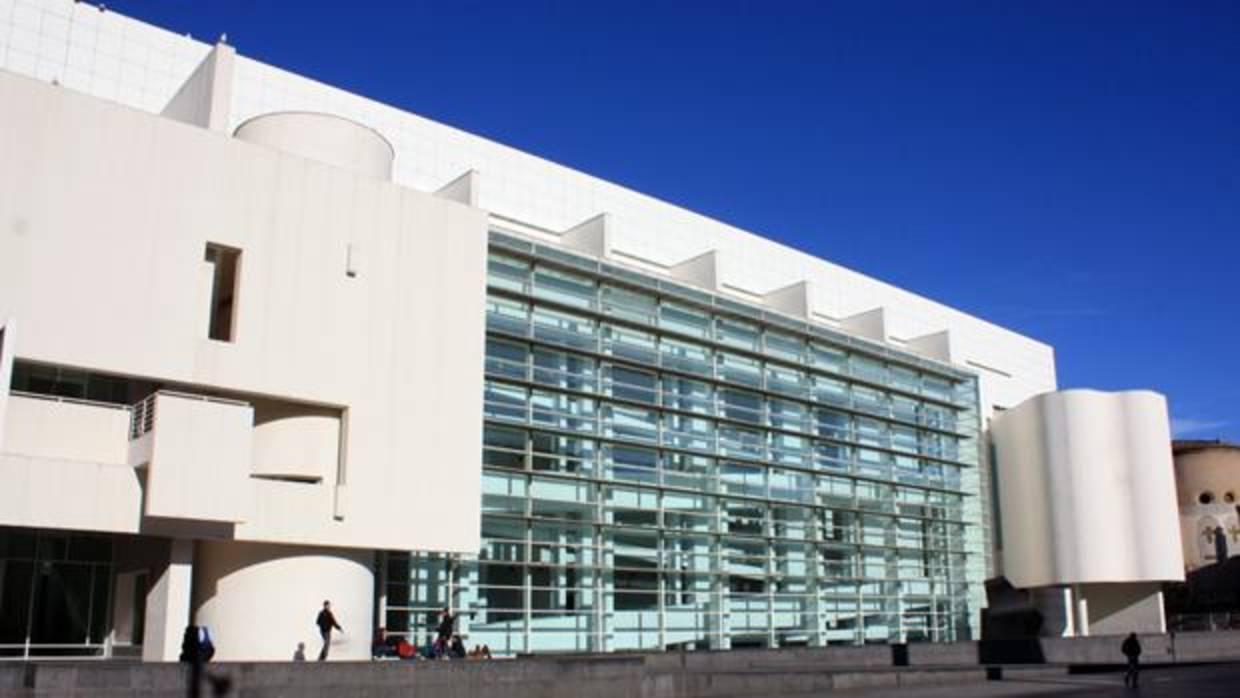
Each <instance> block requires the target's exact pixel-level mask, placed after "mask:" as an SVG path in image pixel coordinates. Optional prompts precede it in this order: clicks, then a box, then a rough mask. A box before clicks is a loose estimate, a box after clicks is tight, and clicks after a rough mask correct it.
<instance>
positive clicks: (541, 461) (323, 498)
mask: <svg viewBox="0 0 1240 698" xmlns="http://www.w3.org/2000/svg"><path fill="white" fill-rule="evenodd" d="M0 156H2V157H0V327H2V329H0V659H5V658H27V657H63V656H85V657H101V658H107V657H134V656H141V657H142V658H144V659H147V660H173V659H175V658H176V657H177V655H178V653H179V650H180V641H181V635H182V631H183V629H184V628H185V627H186V626H187V625H189V624H196V625H203V626H207V627H209V628H210V630H211V633H212V635H213V636H214V638H215V645H216V647H217V650H218V653H217V658H219V659H262V660H285V659H289V658H290V657H291V656H292V654H293V652H294V650H295V648H296V647H297V645H298V643H305V644H306V646H307V647H310V648H313V647H315V644H316V642H317V630H316V628H315V627H314V624H313V619H314V614H315V612H316V611H317V610H318V608H319V607H320V606H321V604H322V602H323V600H324V599H330V600H331V601H332V603H333V606H334V608H335V610H336V615H337V617H338V619H339V620H340V622H341V625H342V626H343V628H344V632H343V633H342V634H340V635H339V637H338V644H337V645H336V646H335V647H333V650H332V652H333V653H332V658H333V659H337V658H339V659H360V658H366V657H369V656H370V651H371V647H370V643H371V637H372V633H373V631H374V629H375V628H376V627H379V626H383V627H385V628H386V629H387V630H388V631H389V632H390V633H394V634H400V635H407V636H409V637H411V638H412V639H414V640H415V641H416V642H418V643H421V642H422V641H423V640H424V639H425V637H426V634H427V633H428V632H429V624H430V623H431V617H432V616H433V614H434V612H435V611H436V610H437V609H442V608H444V607H450V608H452V609H453V610H454V611H459V613H460V615H459V618H458V621H457V622H458V626H457V629H458V631H459V632H460V633H461V634H462V635H464V636H466V641H467V643H468V644H470V645H473V644H483V643H485V644H488V645H489V646H490V647H491V649H492V650H493V651H494V652H496V653H497V654H506V655H513V654H518V653H527V652H541V651H555V652H565V651H582V652H609V651H616V650H661V649H672V648H676V649H727V648H733V647H754V646H757V647H779V646H792V645H809V646H821V645H828V644H862V643H873V642H892V643H895V642H917V641H954V640H966V639H976V638H978V637H979V636H980V635H981V632H982V619H983V614H984V611H985V610H986V608H987V593H986V590H987V580H989V579H995V578H1000V577H1004V578H1006V579H1007V581H1008V582H1010V584H1011V586H1012V587H1014V588H1015V589H1016V590H1017V592H1018V594H1019V598H1020V599H1023V600H1024V601H1023V602H1022V603H1027V605H1028V606H1029V607H1030V608H1036V609H1038V610H1039V611H1040V612H1041V613H1042V614H1043V616H1045V617H1046V619H1047V623H1045V624H1044V626H1043V627H1042V629H1041V630H1040V632H1042V633H1044V634H1087V633H1091V632H1092V633H1101V632H1128V631H1129V630H1151V631H1160V630H1161V629H1162V628H1163V627H1164V620H1163V612H1162V603H1161V594H1160V592H1159V589H1160V585H1161V583H1162V582H1165V581H1171V580H1179V579H1182V578H1183V555H1182V552H1181V545H1180V540H1179V518H1178V512H1177V505H1176V493H1175V485H1174V480H1173V472H1172V464H1171V450H1170V437H1169V434H1168V419H1167V407H1166V402H1165V400H1164V399H1163V398H1162V397H1161V396H1159V395H1157V394H1154V393H1150V392H1144V391H1133V392H1122V393H1100V392H1094V391H1087V390H1068V391H1057V386H1056V377H1055V363H1054V353H1053V351H1052V349H1051V347H1049V346H1047V345H1045V344H1043V343H1040V342H1038V341H1036V340H1033V339H1030V338H1028V337H1025V336H1022V335H1020V334H1018V333H1017V332H1014V331H1012V330H1010V329H1006V328H1003V327H999V326H996V325H994V324H992V323H989V322H986V321H984V320H981V319H979V318H976V317H972V316H970V315H967V314H965V313H963V312H960V311H958V310H955V309H953V308H950V307H948V306H945V305H943V304H941V303H938V302H935V301H932V300H928V299H926V298H923V297H921V296H918V295H916V294H914V293H912V292H910V291H906V290H903V289H900V288H896V287H894V286H891V285H889V284H886V283H883V282H881V281H878V280H876V279H873V278H870V277H867V276H864V275H862V274H859V273H856V272H853V271H850V270H848V269H845V268H842V267H839V266H837V265H834V264H832V263H830V262H828V261H825V260H822V259H819V258H816V257H813V256H811V255H808V254H805V253H803V252H799V251H797V250H794V249H791V248H788V247H786V246H783V245H780V244H778V243H776V242H773V241H771V240H769V239H765V238H763V237H760V236H759V235H756V234H753V233H750V232H747V231H744V230H740V229H738V228H735V227H732V226H729V225H727V224H725V223H722V222H719V221H716V220H712V219H710V218H707V217H704V216H702V215H699V214H696V213H693V212H691V211H687V210H685V209H682V208H678V207H676V206H673V205H671V204H667V203H664V202H662V201H659V200H658V199H655V198H652V197H650V196H648V195H645V194H641V193H638V192H635V191H632V190H630V189H626V188H624V187H621V186H619V185H616V184H612V183H609V182H606V181H603V180H600V179H597V178H595V177H592V176H590V175H587V174H583V173H580V172H577V171H574V170H572V169H569V168H567V167H564V166H561V165H557V164H555V163H552V162H548V161H546V160H543V159H541V158H539V157H537V156H534V155H531V154H528V153H523V152H520V151H518V150H514V149H513V148H510V147H507V146H504V145H501V144H498V143H495V142H491V141H488V140H486V139H484V138H481V137H478V136H474V135H471V134H469V133H465V132H462V131H460V130H457V129H454V128H452V127H450V126H446V125H443V124H439V123H435V122H433V121H429V120H427V119H424V118H422V117H419V116H417V115H415V114H412V113H409V112H406V111H402V110H401V109H398V108H395V107H391V106H387V105H384V104H381V103H378V102H375V101H372V100H369V99H367V98H365V97H362V96H359V95H355V94H350V93H348V92H345V91H343V90H340V89H337V88H334V87H331V86H328V85H325V84H322V83H319V82H316V81H314V80H313V79H311V78H308V77H303V76H300V75H295V74H292V73H289V72H286V71H283V70H281V69H279V68H276V67H273V66H269V65H265V64H263V63H260V62H258V61H255V60H251V59H249V58H246V57H245V56H242V55H239V54H237V52H236V51H235V50H234V49H233V48H232V47H231V46H229V45H227V44H224V43H218V44H215V45H211V44H208V43H203V42H200V41H197V40H194V39H192V38H189V37H187V36H182V35H179V34H176V33H173V32H170V31H166V30H164V29H161V28H158V27H154V26H151V25H148V24H144V23H142V22H139V21H137V20H134V19H130V18H127V17H125V16H122V15H119V14H117V13H115V12H112V11H106V10H102V9H100V8H98V7H96V6H93V5H89V4H85V3H75V2H72V1H71V0H0ZM824 235H830V232H829V231H827V232H825V233H824ZM840 244H847V240H846V239H842V240H840ZM1009 602H1010V600H1009V601H1008V602H1005V603H1009Z"/></svg>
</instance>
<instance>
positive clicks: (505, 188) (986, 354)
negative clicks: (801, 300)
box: [0, 0, 1055, 412]
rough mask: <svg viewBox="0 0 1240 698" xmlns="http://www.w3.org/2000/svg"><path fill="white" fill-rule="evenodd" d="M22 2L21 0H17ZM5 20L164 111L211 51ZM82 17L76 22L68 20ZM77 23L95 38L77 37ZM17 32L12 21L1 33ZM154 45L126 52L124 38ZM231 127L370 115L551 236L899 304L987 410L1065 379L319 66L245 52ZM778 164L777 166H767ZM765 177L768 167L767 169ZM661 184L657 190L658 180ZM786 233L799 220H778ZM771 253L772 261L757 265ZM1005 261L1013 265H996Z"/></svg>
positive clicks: (88, 22) (758, 286)
mask: <svg viewBox="0 0 1240 698" xmlns="http://www.w3.org/2000/svg"><path fill="white" fill-rule="evenodd" d="M9 1H12V0H9ZM20 4H21V5H22V7H20V8H19V10H18V11H15V12H14V13H12V16H11V18H8V17H6V16H5V15H4V13H0V22H3V21H5V20H6V19H8V21H10V22H11V23H12V29H11V32H10V37H11V38H10V41H11V42H12V43H13V46H14V47H13V48H11V49H10V50H9V51H8V52H7V54H6V53H5V52H4V51H0V67H2V68H7V69H9V70H12V71H14V72H17V73H20V74H23V75H30V76H33V77H35V78H37V79H40V80H43V81H48V82H50V81H51V80H56V81H58V82H59V83H60V84H61V85H64V86H65V87H67V88H69V89H73V90H80V91H83V92H87V93H89V94H94V95H97V96H100V97H103V98H105V99H111V100H117V101H120V102H122V103H124V104H128V105H132V106H134V107H137V108H139V109H145V110H148V111H152V112H159V111H160V110H162V109H164V107H165V105H167V104H168V103H169V102H171V101H172V99H173V97H174V96H175V95H176V94H177V92H178V90H180V89H181V87H182V85H183V84H184V83H185V81H186V78H188V77H189V76H190V75H191V74H192V73H193V72H194V71H195V70H196V69H197V68H198V67H199V65H200V64H201V61H202V58H203V57H204V56H205V55H206V54H207V53H208V52H209V51H210V50H211V46H210V45H209V44H206V43H203V42H201V41H197V40H194V39H192V38H189V37H186V36H182V35H179V34H176V33H173V32H170V31H167V30H164V29H161V28H158V27H154V26H151V25H149V24H145V23H142V22H139V21H137V20H134V19H130V18H128V17H125V16H124V15H120V14H117V13H116V12H113V11H111V10H109V11H108V12H102V13H101V12H98V11H97V10H96V9H95V8H94V7H92V6H90V5H87V4H77V3H71V2H68V0H34V1H33V2H31V1H30V0H21V1H20ZM70 27H73V28H74V32H70V31H69V28H70ZM76 35H85V36H88V37H92V38H93V39H94V40H93V41H78V40H75V37H76ZM3 37H4V33H3V32H0V40H2V39H3ZM124 44H129V45H132V46H138V47H141V48H142V50H141V51H132V52H124V53H125V55H126V57H127V60H125V61H117V60H108V59H107V58H106V57H107V56H110V55H111V54H112V53H115V54H116V55H120V54H121V53H122V52H123V45H124ZM233 70H234V74H235V77H236V83H235V84H234V85H233V88H232V105H231V111H230V115H229V119H228V121H229V126H230V128H236V127H237V126H238V125H239V124H241V123H243V122H245V121H246V120H247V119H250V118H252V117H254V116H258V115H261V114H268V113H272V112H281V111H309V112H328V113H333V114H338V115H341V116H344V117H347V118H350V119H352V120H354V121H357V122H359V123H362V124H366V125H367V126H370V127H372V128H374V129H376V130H377V131H378V132H379V133H381V134H382V135H383V136H384V137H385V138H386V139H387V140H388V141H390V142H391V143H392V145H393V146H394V147H395V150H396V159H395V162H394V163H393V170H392V176H393V179H394V180H395V181H396V182H398V183H400V184H402V185H405V186H408V187H413V188H416V189H418V190H421V191H436V190H438V189H440V188H441V187H443V186H444V185H445V184H447V183H449V182H451V181H453V180H454V179H456V178H458V177H460V176H461V175H462V174H463V173H465V172H467V171H469V170H476V171H477V172H478V173H480V175H479V177H474V178H470V179H471V180H475V181H474V184H478V181H476V180H484V181H481V186H471V187H470V189H471V196H472V197H476V199H475V200H476V202H477V205H478V206H480V207H481V208H483V209H485V210H488V211H492V212H494V213H496V214H500V215H502V216H504V217H505V218H507V219H514V220H516V221H522V222H524V223H528V224H530V225H531V226H532V228H531V231H533V232H535V233H537V231H538V230H542V231H543V232H544V233H546V235H545V237H546V239H547V240H549V241H553V242H554V241H555V240H556V239H557V236H556V234H555V233H554V232H552V231H564V230H568V229H569V228H572V227H573V226H576V225H577V224H578V223H580V222H582V221H585V220H588V219H590V218H592V217H594V216H597V215H599V214H600V213H607V214H609V216H610V219H611V220H610V224H611V225H610V227H611V231H610V232H611V235H610V237H611V240H610V243H611V247H612V248H613V250H614V254H615V255H616V256H617V258H618V259H621V260H623V261H626V262H628V263H630V264H634V265H641V266H645V267H648V268H651V269H655V270H667V269H670V268H671V267H673V266H675V265H676V264H677V263H678V262H681V261H684V260H686V259H689V258H691V257H694V256H696V255H699V254H701V253H704V252H707V251H709V250H715V249H718V250H721V251H722V255H721V257H720V264H719V278H718V281H719V282H721V283H723V284H726V285H727V286H730V287H733V288H738V289H742V290H743V291H746V292H749V293H752V294H754V295H756V296H759V297H760V296H763V295H764V294H766V293H767V292H769V291H772V290H775V289H779V288H784V287H786V286H788V285H790V284H793V283H797V282H799V281H801V280H808V281H810V282H811V285H810V286H809V288H810V289H812V291H811V294H810V298H809V306H810V307H811V308H812V310H813V314H814V316H815V317H816V318H817V319H818V320H819V321H822V322H826V323H828V324H838V323H839V321H840V320H841V319H842V318H845V317H847V316H850V315H855V314H857V313H861V312H865V311H868V310H871V309H873V308H877V307H885V308H887V309H888V312H887V314H886V322H887V332H888V333H889V334H890V335H891V336H892V337H893V338H894V339H893V341H897V342H899V341H907V340H911V339H914V338H916V337H920V336H923V335H928V334H932V333H935V332H939V331H941V330H944V329H947V330H950V331H951V333H952V338H953V351H952V353H953V354H954V360H955V361H956V363H959V364H960V365H963V366H967V367H969V368H971V369H972V370H975V371H977V372H978V373H979V375H981V377H982V397H983V405H984V406H985V409H984V412H985V411H988V410H989V407H990V406H991V405H995V404H998V405H1002V406H1004V407H1010V406H1012V405H1015V404H1017V403H1019V402H1021V401H1022V400H1024V399H1026V398H1028V397H1029V396H1031V395H1033V394H1036V393H1039V392H1044V391H1047V390H1053V389H1054V388H1055V366H1054V353H1053V350H1052V349H1051V347H1049V346H1047V345H1045V344H1043V343H1040V342H1037V341H1034V340H1031V339H1029V338H1027V337H1023V336H1021V335H1019V334H1017V333H1015V332H1012V331H1010V330H1008V329H1005V328H1002V327H998V326H996V325H994V324H991V323H988V322H985V321H983V320H980V319H978V318H975V317H972V316H969V315H967V314H965V313H962V312H960V311H958V310H955V309H953V308H950V307H948V306H946V305H944V304H942V303H937V302H934V301H932V300H929V299H926V298H923V297H921V296H918V295H916V294H914V293H910V292H908V291H906V290H904V289H900V288H897V287H895V286H892V285H890V284H886V283H883V282H882V281H879V280H877V279H874V278H871V277H869V276H866V275H863V274H860V273H857V272H854V271H852V270H849V269H846V268H843V267H840V266H838V265H835V264H831V263H830V262H827V261H824V260H822V259H819V258H816V257H813V256H811V255H808V254H805V253H803V252H800V251H797V250H794V249H791V248H789V247H786V246H783V245H780V244H778V243H776V242H774V241H772V240H769V239H765V238H762V237H759V236H758V235H755V234H753V233H751V232H749V231H745V230H742V229H739V228H737V227H735V226H730V225H728V224H726V223H723V222H720V221H716V220H712V219H710V218H707V217H706V216H702V215H700V214H697V213H694V212H692V211H688V210H685V209H683V208H679V207H677V206H673V205H671V204H668V203H666V202H664V201H660V200H659V199H657V198H655V197H653V196H649V195H646V194H642V193H639V192H635V191H633V190H631V189H627V188H625V187H622V186H619V185H617V184H613V183H611V182H607V181H604V180H601V179H599V178H597V177H592V176H590V175H587V174H584V173H581V172H578V171H576V170H573V169H571V168H568V167H564V166H563V165H559V164H556V163H553V162H549V161H547V160H544V159H541V158H539V157H537V156H534V155H530V154H528V153H523V152H520V151H518V150H515V149H513V148H511V147H508V146H505V145H503V144H500V143H495V142H493V141H489V140H487V139H485V138H481V137H479V136H475V135H473V134H470V133H465V132H463V131H460V130H457V129H454V128H452V127H450V126H446V125H444V124H440V123H436V122H434V121H431V120H429V119H425V118H423V117H420V116H418V115H416V114H412V113H409V112H407V111H403V110H401V109H397V108H395V107H392V106H389V105H385V104H382V103H379V102H376V101H374V100H370V99H367V98H365V97H362V96H359V95H355V94H350V93H349V92H346V91H344V90H341V89H339V88H335V87H331V86H329V85H325V84H323V83H320V82H316V81H315V80H313V79H312V78H307V77H303V76H300V75H295V74H293V73H290V72H288V71H285V70H281V69H279V68H277V67H274V66H270V65H266V64H263V63H261V62H258V61H255V60H252V59H249V58H246V57H244V56H237V57H236V60H235V62H234V66H233ZM768 174H769V173H768ZM755 176H756V177H758V178H759V179H760V178H761V177H762V176H764V175H763V174H762V173H756V175H755ZM656 193H657V192H656ZM769 232H772V233H781V232H783V233H786V232H788V231H769ZM823 240H824V241H825V243H824V244H826V245H834V246H840V245H847V244H848V238H847V234H846V233H845V232H841V231H823ZM755 260H760V261H761V263H754V261H755ZM996 273H1000V271H999V270H998V269H996Z"/></svg>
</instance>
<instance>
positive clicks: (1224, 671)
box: [851, 664, 1240, 698]
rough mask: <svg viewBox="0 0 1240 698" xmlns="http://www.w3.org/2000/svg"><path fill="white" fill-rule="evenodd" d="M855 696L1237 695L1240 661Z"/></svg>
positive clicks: (1151, 697) (1166, 697) (1239, 693)
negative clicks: (1134, 679) (1131, 678)
mask: <svg viewBox="0 0 1240 698" xmlns="http://www.w3.org/2000/svg"><path fill="white" fill-rule="evenodd" d="M851 695H853V696H892V697H893V698H983V697H986V696H1006V697H1008V698H1017V697H1019V696H1055V697H1056V698H1083V697H1084V696H1117V697H1118V696H1141V698H1170V697H1172V696H1176V697H1178V696H1191V697H1192V698H1236V697H1237V696H1240V664H1214V665H1206V666H1180V667H1168V668H1157V669H1146V670H1145V671H1142V672H1141V686H1140V688H1137V689H1135V690H1134V689H1128V688H1124V675H1123V673H1105V674H1077V675H1072V676H1045V677H1036V678H1028V679H1024V680H1017V681H1012V680H1007V681H988V682H986V683H978V684H969V685H965V686H936V687H933V688H924V689H919V688H903V689H898V690H891V689H887V690H884V691H864V692H861V693H852V694H851Z"/></svg>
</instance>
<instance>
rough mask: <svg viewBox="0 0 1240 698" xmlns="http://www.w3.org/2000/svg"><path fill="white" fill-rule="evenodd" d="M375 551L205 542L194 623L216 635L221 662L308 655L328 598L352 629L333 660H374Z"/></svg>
mask: <svg viewBox="0 0 1240 698" xmlns="http://www.w3.org/2000/svg"><path fill="white" fill-rule="evenodd" d="M373 563H374V553H373V552H370V551H367V550H345V549H335V548H320V547H302V546H288V545H269V544H265V543H243V542H238V541H210V540H204V541H200V542H199V543H198V546H197V550H196V554H195V564H194V606H193V607H194V622H195V624H197V625H205V626H207V627H208V628H209V629H210V631H211V635H212V637H214V639H215V647H216V655H215V658H216V659H217V660H247V661H288V660H290V659H292V658H293V655H294V653H295V652H296V651H297V649H298V645H299V644H304V651H305V654H306V657H307V658H310V659H313V658H314V657H316V656H317V655H318V652H319V648H320V645H321V642H320V640H319V632H318V628H317V627H316V626H315V625H314V620H315V617H316V616H317V614H318V612H319V609H320V608H322V606H323V602H324V601H331V603H332V610H333V612H334V613H335V615H336V619H337V620H338V621H339V623H340V625H341V627H342V628H344V632H341V633H334V634H333V642H332V646H331V653H330V658H331V659H367V658H369V657H370V640H371V636H372V634H373V623H372V614H373V612H374V609H373V608H372V606H373V597H374V570H373Z"/></svg>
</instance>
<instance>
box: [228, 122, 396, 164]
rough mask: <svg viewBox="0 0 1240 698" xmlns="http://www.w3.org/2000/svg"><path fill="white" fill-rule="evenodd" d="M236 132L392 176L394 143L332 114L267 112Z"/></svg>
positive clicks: (249, 138) (319, 158) (308, 155)
mask: <svg viewBox="0 0 1240 698" xmlns="http://www.w3.org/2000/svg"><path fill="white" fill-rule="evenodd" d="M234 135H235V136H236V137H237V138H240V139H241V140H243V141H249V142H251V143H259V144H261V145H269V146H271V147H272V148H277V149H279V150H282V151H284V152H286V153H292V154H294V155H300V156H302V157H305V158H309V159H311V160H317V161H319V162H324V163H327V164H328V165H335V166H336V167H340V168H343V169H346V170H351V171H353V172H357V173H360V174H364V175H368V176H370V177H376V178H378V179H391V178H392V160H393V158H394V157H395V153H396V151H395V150H393V149H392V144H391V143H389V142H388V140H387V139H386V138H384V137H383V136H381V135H379V132H378V131H376V130H374V129H372V128H370V127H368V126H363V125H362V124H359V123H357V122H356V121H351V120H349V119H345V118H343V117H339V116H335V115H332V114H320V113H316V112H277V113H274V114H264V115H262V116H256V117H254V118H253V119H250V120H249V121H246V122H245V123H243V124H241V125H240V126H238V127H237V130H236V132H235V133H234Z"/></svg>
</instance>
